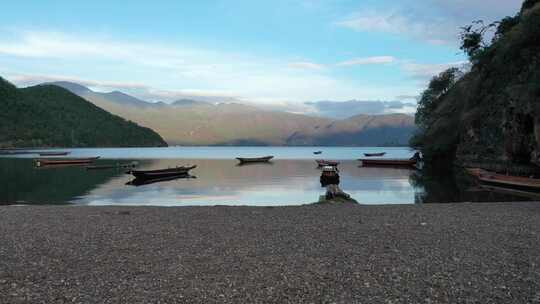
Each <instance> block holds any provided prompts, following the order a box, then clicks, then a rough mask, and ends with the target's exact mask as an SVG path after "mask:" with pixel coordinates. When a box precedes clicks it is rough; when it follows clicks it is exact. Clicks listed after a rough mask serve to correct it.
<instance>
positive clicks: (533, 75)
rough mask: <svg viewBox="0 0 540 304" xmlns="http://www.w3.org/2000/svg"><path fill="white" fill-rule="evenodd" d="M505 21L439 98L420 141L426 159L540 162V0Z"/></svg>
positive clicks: (467, 162) (516, 163)
mask: <svg viewBox="0 0 540 304" xmlns="http://www.w3.org/2000/svg"><path fill="white" fill-rule="evenodd" d="M505 20H506V22H505V28H504V29H501V28H502V26H499V32H498V36H496V38H495V39H494V41H493V43H492V44H491V45H490V46H489V47H487V48H485V50H483V51H482V53H481V54H480V56H478V57H477V58H475V60H473V66H472V69H471V71H470V72H469V73H467V74H466V75H465V76H463V78H461V79H460V80H459V81H457V82H456V84H455V85H454V86H453V87H452V88H451V89H450V90H449V91H448V93H447V94H445V95H444V96H443V97H441V100H440V101H439V103H438V106H437V108H436V110H435V111H434V113H433V114H434V117H436V119H435V121H434V122H433V123H432V124H431V125H430V126H429V128H428V129H427V130H425V131H424V132H425V134H424V138H423V139H422V144H421V146H422V150H423V151H424V153H425V154H426V155H428V158H430V159H432V160H434V161H436V160H445V161H448V160H453V161H455V162H457V163H459V164H463V165H471V164H479V163H480V164H482V163H483V164H486V163H488V164H500V165H506V166H508V165H509V164H511V165H512V166H520V165H523V166H528V165H531V164H532V163H536V164H539V163H540V0H528V1H525V3H524V5H523V8H522V10H521V11H520V12H519V13H518V14H517V15H516V16H515V17H508V18H507V19H505ZM503 21H504V20H503Z"/></svg>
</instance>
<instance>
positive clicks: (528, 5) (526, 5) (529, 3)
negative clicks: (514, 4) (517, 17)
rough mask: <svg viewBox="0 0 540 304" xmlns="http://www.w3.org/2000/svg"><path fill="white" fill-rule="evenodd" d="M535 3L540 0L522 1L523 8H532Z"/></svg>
mask: <svg viewBox="0 0 540 304" xmlns="http://www.w3.org/2000/svg"><path fill="white" fill-rule="evenodd" d="M537 3H540V0H525V2H523V9H529V8H532V7H533V6H535V5H536V4H537Z"/></svg>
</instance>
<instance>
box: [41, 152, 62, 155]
mask: <svg viewBox="0 0 540 304" xmlns="http://www.w3.org/2000/svg"><path fill="white" fill-rule="evenodd" d="M68 154H69V152H39V156H65V155H68Z"/></svg>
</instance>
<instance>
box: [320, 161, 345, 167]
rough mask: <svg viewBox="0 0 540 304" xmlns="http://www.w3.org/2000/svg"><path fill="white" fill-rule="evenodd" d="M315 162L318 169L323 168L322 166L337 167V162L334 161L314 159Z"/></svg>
mask: <svg viewBox="0 0 540 304" xmlns="http://www.w3.org/2000/svg"><path fill="white" fill-rule="evenodd" d="M315 162H316V163H317V165H319V167H323V166H331V167H336V166H338V165H339V162H338V161H334V160H324V159H316V160H315Z"/></svg>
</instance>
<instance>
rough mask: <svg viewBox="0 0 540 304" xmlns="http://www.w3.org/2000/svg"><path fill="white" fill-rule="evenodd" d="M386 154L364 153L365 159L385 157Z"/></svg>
mask: <svg viewBox="0 0 540 304" xmlns="http://www.w3.org/2000/svg"><path fill="white" fill-rule="evenodd" d="M385 155H386V152H380V153H364V156H365V157H377V156H385Z"/></svg>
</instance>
